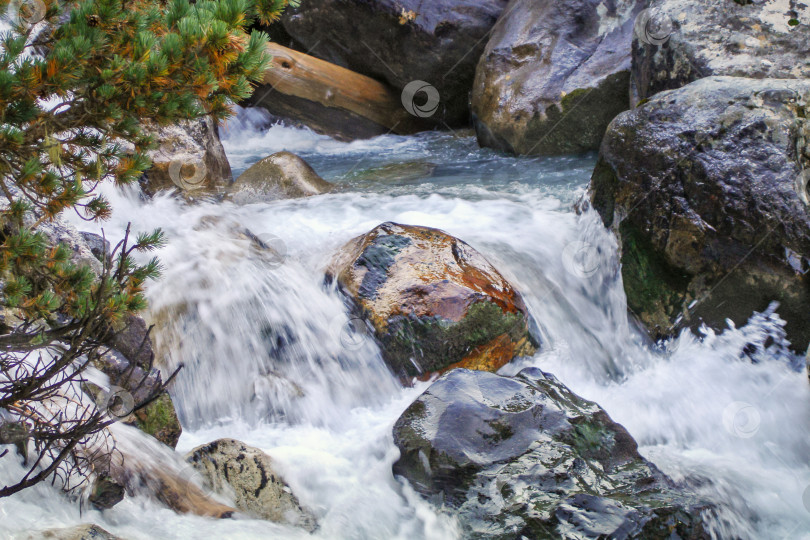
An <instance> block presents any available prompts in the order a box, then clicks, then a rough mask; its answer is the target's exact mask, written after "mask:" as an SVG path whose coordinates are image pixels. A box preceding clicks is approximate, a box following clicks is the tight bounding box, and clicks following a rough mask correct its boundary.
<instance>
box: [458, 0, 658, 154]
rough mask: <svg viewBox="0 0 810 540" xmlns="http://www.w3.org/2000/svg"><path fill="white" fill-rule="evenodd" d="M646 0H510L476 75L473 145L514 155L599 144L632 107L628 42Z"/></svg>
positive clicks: (574, 149)
mask: <svg viewBox="0 0 810 540" xmlns="http://www.w3.org/2000/svg"><path fill="white" fill-rule="evenodd" d="M644 3H645V2H643V1H641V0H617V1H615V2H601V1H598V0H586V1H583V0H559V1H556V2H536V1H534V0H513V1H512V3H511V4H509V7H508V8H507V10H506V12H505V13H504V15H503V17H501V18H500V19H499V20H498V23H497V24H496V25H495V28H494V29H493V30H492V37H491V38H490V39H489V42H488V43H487V46H486V49H485V50H484V53H483V54H482V55H481V59H480V60H479V62H478V68H477V70H476V73H475V82H474V84H473V91H472V111H473V122H474V124H475V129H476V132H477V134H478V141H479V143H480V144H481V145H482V146H489V147H493V148H498V149H501V150H505V151H508V152H513V153H517V154H566V153H575V152H584V151H588V150H596V149H598V148H599V143H600V142H601V140H602V136H603V135H604V133H605V129H606V128H607V126H608V124H609V123H610V121H611V120H612V119H613V118H614V117H615V116H616V115H617V114H619V113H620V112H622V111H626V110H627V109H629V108H630V98H629V95H628V85H629V81H630V46H631V41H632V37H633V24H634V20H635V16H636V14H637V13H638V12H640V11H641V9H642V7H643V5H644Z"/></svg>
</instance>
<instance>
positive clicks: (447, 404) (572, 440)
mask: <svg viewBox="0 0 810 540" xmlns="http://www.w3.org/2000/svg"><path fill="white" fill-rule="evenodd" d="M394 442H395V444H396V445H397V447H398V448H399V450H400V452H401V457H400V459H399V460H398V461H397V462H396V463H395V464H394V473H395V474H398V475H402V476H404V477H405V478H406V479H407V480H408V481H409V482H411V484H412V485H413V486H414V488H415V489H416V490H417V491H419V492H420V493H421V494H422V495H424V496H426V497H429V498H431V499H432V500H434V501H435V502H437V503H443V504H444V505H446V506H448V507H450V508H452V509H453V513H454V514H455V515H457V516H458V517H459V520H460V522H461V525H462V527H463V529H464V537H465V538H503V539H506V538H709V535H708V533H707V532H706V531H705V529H704V522H703V518H702V517H701V513H702V512H703V511H704V510H707V507H706V506H705V505H702V504H700V503H698V502H697V501H695V500H692V499H691V497H690V496H688V495H687V494H684V493H681V492H680V491H679V490H677V489H676V488H675V487H674V486H673V484H672V482H671V481H670V480H669V479H668V478H667V477H666V476H664V475H663V473H661V472H660V471H659V470H658V469H657V468H656V467H655V466H654V465H653V464H652V463H650V462H649V461H647V460H645V459H644V458H643V457H641V455H639V453H638V448H637V444H636V442H635V440H633V438H632V437H631V436H630V434H629V433H627V430H625V429H624V428H623V427H622V426H621V425H619V424H617V423H615V422H614V421H613V420H611V419H610V417H609V416H608V415H607V413H606V412H605V411H604V410H602V409H601V408H600V407H599V406H598V405H597V404H595V403H592V402H589V401H586V400H584V399H582V398H580V397H579V396H577V395H575V394H573V393H572V392H571V391H570V390H569V389H568V388H566V387H565V386H564V385H563V384H561V383H560V382H559V381H558V380H557V379H556V378H554V376H553V375H550V374H547V373H544V372H542V371H540V370H539V369H535V368H529V369H525V370H523V371H522V372H521V373H520V374H518V375H517V376H516V377H502V376H499V375H495V374H492V373H484V372H477V371H469V370H465V369H456V370H453V371H451V372H449V373H446V374H445V375H443V376H442V377H441V378H439V379H438V380H437V381H436V382H434V383H433V384H432V385H431V386H430V387H429V388H428V389H427V390H426V391H425V393H424V394H422V395H421V396H420V397H419V398H418V399H417V400H416V401H415V402H414V403H412V404H411V406H410V407H408V409H407V410H406V411H405V412H404V413H403V414H402V416H400V418H399V419H398V420H397V422H396V424H395V425H394Z"/></svg>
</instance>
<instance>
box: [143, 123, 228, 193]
mask: <svg viewBox="0 0 810 540" xmlns="http://www.w3.org/2000/svg"><path fill="white" fill-rule="evenodd" d="M149 129H150V130H151V131H152V133H153V135H154V137H155V140H156V141H157V142H158V148H157V149H155V150H151V151H149V152H148V155H149V157H150V159H151V160H152V166H151V167H150V168H149V170H148V171H146V173H145V174H144V176H143V178H142V179H141V187H142V188H143V190H144V191H145V192H146V193H147V194H150V195H151V194H154V193H156V192H158V191H161V190H177V191H179V192H180V193H181V194H182V195H184V196H186V197H188V198H191V199H193V198H197V197H207V196H214V195H219V194H221V193H222V192H224V190H225V189H226V188H227V187H228V186H230V185H231V184H232V183H233V174H232V173H231V166H230V164H229V163H228V157H227V156H226V155H225V149H224V148H223V147H222V142H221V141H220V140H219V134H218V133H217V126H216V123H215V122H214V121H213V120H212V119H211V118H209V117H207V116H206V117H203V118H199V119H196V120H187V121H182V122H179V123H177V124H173V125H169V126H156V125H155V126H151V127H149Z"/></svg>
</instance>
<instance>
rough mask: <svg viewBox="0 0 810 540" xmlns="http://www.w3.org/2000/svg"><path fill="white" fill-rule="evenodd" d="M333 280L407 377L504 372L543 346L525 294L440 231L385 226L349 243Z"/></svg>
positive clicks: (385, 355)
mask: <svg viewBox="0 0 810 540" xmlns="http://www.w3.org/2000/svg"><path fill="white" fill-rule="evenodd" d="M328 277H329V279H336V280H337V282H338V284H339V287H340V289H341V291H343V293H344V294H345V295H346V296H347V298H348V299H349V300H350V302H351V304H352V306H353V308H354V309H355V310H356V311H357V312H358V313H359V314H360V315H361V316H362V317H364V318H366V319H367V320H368V321H369V322H370V324H371V325H372V326H373V328H374V334H375V337H376V339H377V341H378V342H379V343H380V346H381V349H382V353H383V358H384V359H385V361H386V362H387V363H388V365H389V366H390V367H391V369H392V370H393V371H394V372H395V373H397V374H398V375H401V376H404V377H425V376H429V375H430V374H432V373H437V372H442V371H446V370H448V369H452V368H456V367H464V368H469V369H482V370H486V371H496V370H498V369H499V368H500V367H502V366H503V365H504V364H506V363H507V362H509V361H510V360H512V359H513V358H515V357H516V356H522V355H531V354H533V353H534V351H535V347H536V346H537V345H538V342H537V340H536V339H535V338H533V337H532V335H531V334H530V332H529V326H530V317H529V314H528V310H527V309H526V306H525V304H524V303H523V299H522V297H521V296H520V294H519V293H518V292H517V291H516V290H515V289H514V288H513V287H512V285H511V284H509V283H508V282H507V281H506V279H505V278H504V277H503V276H502V275H501V274H500V273H499V272H498V271H497V270H496V269H495V268H494V267H493V266H492V265H491V264H490V263H489V262H488V261H487V260H486V259H485V258H484V257H483V256H482V255H481V254H480V253H478V252H477V251H475V250H474V249H473V248H472V247H470V246H469V245H468V244H466V243H464V242H462V241H461V240H459V239H457V238H454V237H452V236H450V235H448V234H447V233H445V232H443V231H440V230H437V229H431V228H428V227H415V226H407V225H399V224H396V223H384V224H382V225H380V226H378V227H376V228H375V229H373V230H372V231H371V232H369V233H368V234H365V235H363V236H360V237H358V238H355V239H354V240H352V241H350V242H349V243H348V244H346V245H345V246H344V247H343V248H342V249H341V250H340V252H339V253H338V255H337V257H336V258H335V260H334V261H333V263H332V264H331V265H330V268H329V270H328Z"/></svg>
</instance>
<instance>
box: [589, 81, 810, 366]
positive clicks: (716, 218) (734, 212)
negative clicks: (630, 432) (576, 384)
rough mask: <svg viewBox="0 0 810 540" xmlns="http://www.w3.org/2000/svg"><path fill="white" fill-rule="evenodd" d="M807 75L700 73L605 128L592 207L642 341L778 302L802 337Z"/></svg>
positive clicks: (808, 320)
mask: <svg viewBox="0 0 810 540" xmlns="http://www.w3.org/2000/svg"><path fill="white" fill-rule="evenodd" d="M809 102H810V82H808V81H798V80H795V81H792V80H776V79H770V80H768V79H766V80H757V79H746V78H740V77H711V78H706V79H701V80H699V81H696V82H694V83H691V84H689V85H687V86H685V87H683V88H681V89H678V90H673V91H669V92H662V93H660V94H657V95H656V96H654V97H653V98H652V99H650V101H649V102H647V103H646V104H644V105H643V106H641V107H639V108H638V109H635V110H633V111H631V112H627V113H624V114H622V115H620V116H619V117H618V118H617V119H616V120H615V121H614V122H613V123H612V124H611V126H610V128H609V129H608V132H607V134H606V136H605V140H604V143H603V144H602V148H601V151H600V157H599V161H598V163H597V165H596V169H595V171H594V174H593V177H592V180H591V187H590V191H591V201H592V204H593V206H594V207H595V208H596V210H597V211H598V212H599V213H600V215H601V216H602V220H603V221H604V223H605V225H606V226H608V227H611V228H612V229H613V230H614V231H616V232H617V233H618V234H619V236H620V238H621V246H622V277H623V280H624V287H625V291H626V292H627V300H628V306H629V308H630V309H631V310H632V312H633V313H634V314H635V315H636V316H637V317H638V318H639V319H640V320H641V321H642V322H643V323H644V324H645V325H646V326H647V328H649V329H650V331H651V333H652V334H653V336H654V337H656V338H658V337H663V336H667V335H671V334H672V333H674V332H676V331H677V330H678V329H679V328H682V327H684V326H692V327H694V326H696V325H698V324H700V323H702V322H705V323H707V324H709V325H710V326H712V327H715V328H724V327H725V326H726V322H725V321H726V318H730V319H731V320H732V321H734V322H735V323H736V324H737V325H741V324H744V323H745V322H746V321H747V319H748V318H749V317H750V316H751V315H752V313H753V312H754V311H758V312H764V311H765V310H766V309H767V308H768V307H769V304H770V303H771V301H773V300H776V301H778V302H779V303H780V306H779V308H778V313H779V315H780V316H781V317H782V318H783V319H785V320H786V321H787V325H786V330H787V335H788V338H789V339H790V340H791V342H792V344H793V346H794V347H795V349H796V350H797V351H801V352H804V350H805V348H806V347H807V344H808V342H809V341H810V331H808V329H809V328H810V313H808V311H807V309H806V307H807V305H808V302H810V283H808V277H807V270H808V269H809V268H810V265H809V264H808V262H809V261H810V259H808V257H810V212H809V209H808V201H809V200H810V199H809V198H808V197H809V196H810V194H808V190H807V185H808V181H810V125H808V122H807V118H806V114H807V113H806V111H807V110H808V109H807V107H808V103H809Z"/></svg>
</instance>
